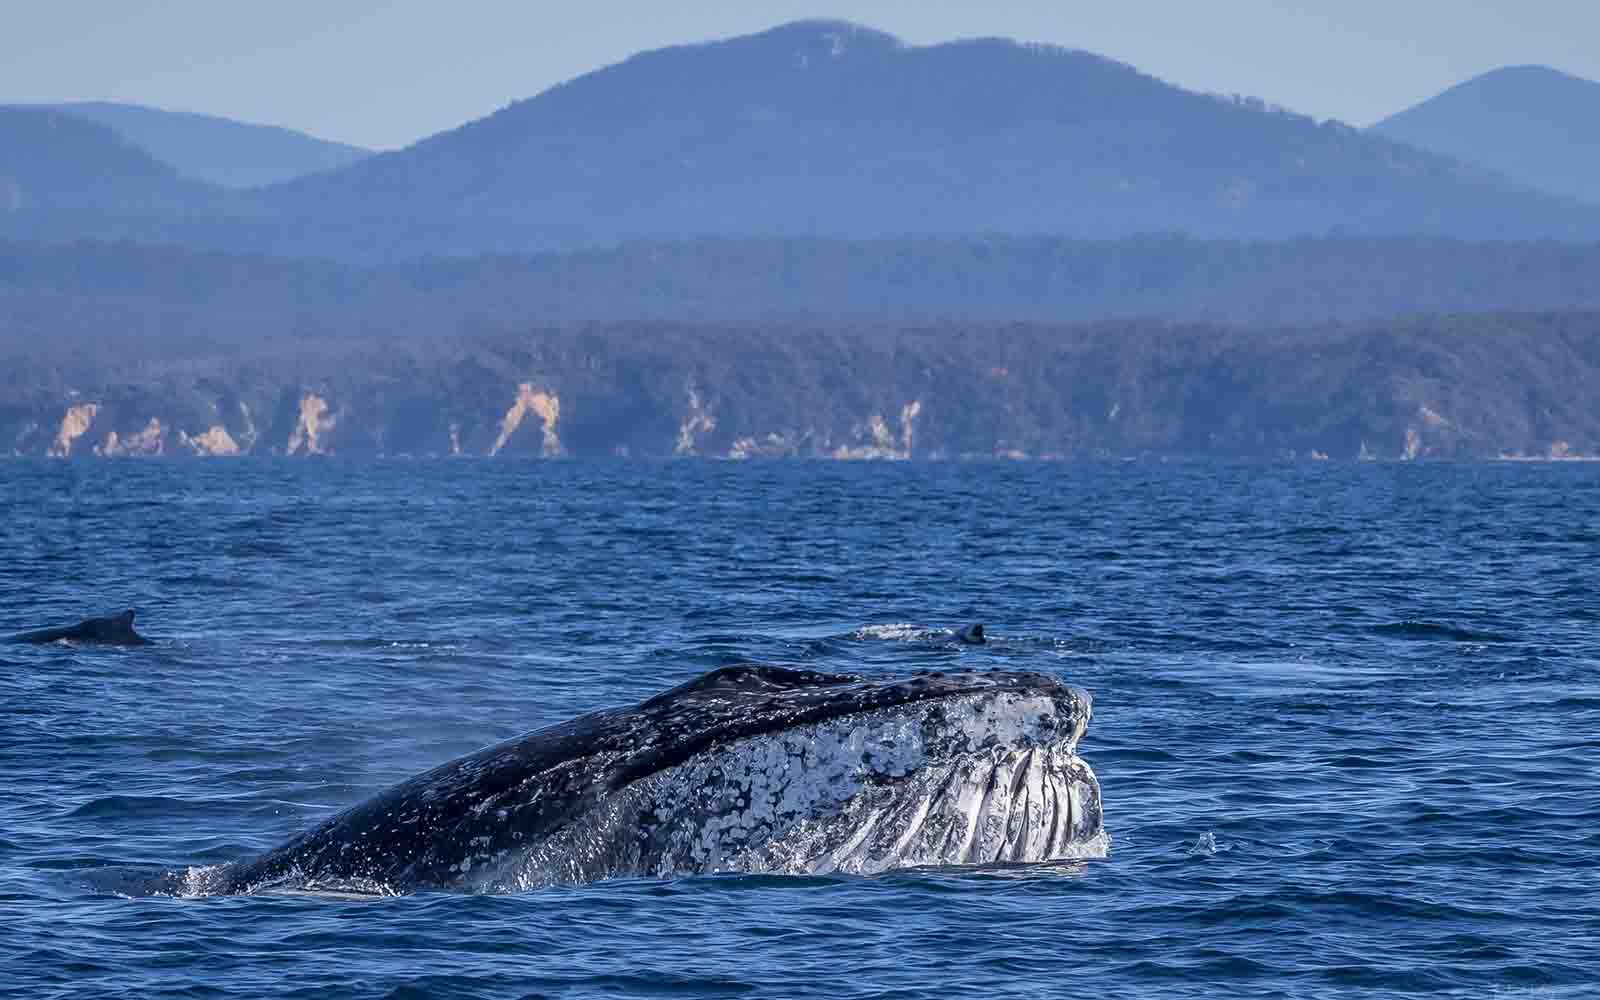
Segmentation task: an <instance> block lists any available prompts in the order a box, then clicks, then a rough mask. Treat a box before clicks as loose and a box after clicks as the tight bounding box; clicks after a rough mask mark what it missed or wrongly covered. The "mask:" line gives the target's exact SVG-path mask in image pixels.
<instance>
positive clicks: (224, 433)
mask: <svg viewBox="0 0 1600 1000" xmlns="http://www.w3.org/2000/svg"><path fill="white" fill-rule="evenodd" d="M178 443H179V444H180V445H182V446H183V447H185V448H188V449H189V450H190V451H192V452H193V453H194V454H196V455H204V456H209V457H223V456H233V455H238V454H240V452H241V450H242V449H240V447H239V442H237V441H235V440H234V439H233V435H231V434H229V433H228V429H227V428H226V427H223V426H222V425H221V424H215V425H213V426H211V427H209V428H207V429H206V430H204V431H202V432H200V433H199V434H196V435H193V436H192V437H191V436H190V435H188V434H186V433H184V432H183V431H179V432H178Z"/></svg>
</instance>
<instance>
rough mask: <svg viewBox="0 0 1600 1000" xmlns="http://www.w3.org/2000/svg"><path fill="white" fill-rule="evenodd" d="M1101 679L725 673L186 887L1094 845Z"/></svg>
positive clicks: (450, 886) (873, 861)
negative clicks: (1094, 696)
mask: <svg viewBox="0 0 1600 1000" xmlns="http://www.w3.org/2000/svg"><path fill="white" fill-rule="evenodd" d="M1090 709H1091V699H1090V697H1089V695H1088V694H1087V692H1084V691H1082V690H1080V689H1078V688H1075V687H1071V686H1069V685H1067V684H1064V683H1063V682H1061V681H1060V680H1057V679H1056V678H1053V677H1049V676H1046V675H1044V674H1036V673H1009V672H998V671H994V672H970V673H926V672H924V673H923V674H919V675H916V676H912V677H907V678H902V679H897V680H870V679H864V678H862V677H858V676H854V675H848V674H829V673H820V672H817V671H811V670H799V669H791V668H786V667H774V666H761V665H753V664H747V665H741V666H732V667H724V668H722V669H719V670H714V671H712V672H710V673H708V674H705V675H703V676H701V677H699V678H697V679H695V680H692V681H689V682H688V683H686V684H683V685H681V686H679V687H675V688H673V689H671V690H669V691H666V692H664V693H662V694H659V695H656V696H655V697H653V698H650V699H648V700H646V701H643V702H641V703H639V704H637V705H632V706H628V707H623V708H614V709H609V710H604V711H599V712H594V713H591V714H588V715H584V716H580V717H578V718H576V719H573V720H571V721H568V722H563V723H559V724H557V725H553V726H550V727H548V728H545V729H540V730H537V731H535V732H532V733H528V734H525V735H523V736H519V737H515V738H513V739H510V740H507V741H506V742H504V743H500V744H497V745H494V746H490V747H487V748H485V749H483V750H480V751H477V752H476V753H472V754H468V755H467V756H465V757H461V758H458V759H456V760H453V761H450V762H448V763H445V764H442V765H440V766H438V767H436V768H434V769H433V770H430V771H427V772H426V773H423V774H420V775H417V776H416V777H413V778H410V779H408V780H406V781H402V782H401V783H399V784H397V785H394V786H393V787H391V788H389V789H388V790H386V791H383V792H380V793H378V794H377V795H376V796H375V797H373V798H371V799H369V800H367V801H365V802H362V803H360V804H358V805H355V806H353V807H352V808H350V809H347V810H345V811H344V812H341V813H339V814H337V815H335V816H333V817H331V818H329V819H328V820H326V821H325V822H323V823H321V824H320V825H318V826H316V827H315V828H313V829H311V830H309V831H306V832H304V833H302V834H300V835H298V836H296V837H294V838H292V839H290V840H289V841H288V842H287V843H284V844H283V845H281V846H279V847H277V848H275V849H273V850H270V851H268V852H267V853H265V854H263V855H261V856H260V857H257V858H256V859H254V860H252V861H246V862H242V863H236V864H231V865H223V866H217V867H212V868H206V869H192V870H191V871H190V873H189V875H188V876H187V878H188V880H189V881H188V882H187V884H186V889H187V891H190V892H195V893H218V892H221V893H247V892H255V891H261V890H290V889H320V890H343V891H366V892H407V891H415V890H419V889H445V890H454V891H468V892H511V891H520V890H525V889H531V888H537V887H541V886H547V885H552V884H557V883H574V882H590V881H595V880H598V879H605V878H612V877H619V876H642V877H665V876H672V875H684V874H697V873H710V872H746V873H757V872H764V873H794V874H804V873H815V874H820V873H828V872H846V873H862V874H869V873H876V872H881V871H884V870H887V869H891V868H898V867H906V866H918V865H955V864H984V863H993V862H1038V861H1045V860H1051V859H1058V858H1079V857H1099V856H1104V854H1105V853H1106V849H1107V845H1108V843H1109V840H1108V838H1107V836H1106V834H1105V832H1104V830H1103V827H1102V822H1101V804H1100V786H1099V783H1098V781H1097V780H1096V778H1095V775H1094V772H1093V771H1092V770H1091V769H1090V768H1089V765H1088V764H1087V763H1085V762H1084V761H1083V760H1082V759H1081V758H1080V757H1078V755H1077V753H1076V747H1077V743H1078V741H1079V739H1080V738H1081V737H1082V736H1083V733H1084V729H1085V727H1086V726H1087V724H1088V721H1089V717H1090Z"/></svg>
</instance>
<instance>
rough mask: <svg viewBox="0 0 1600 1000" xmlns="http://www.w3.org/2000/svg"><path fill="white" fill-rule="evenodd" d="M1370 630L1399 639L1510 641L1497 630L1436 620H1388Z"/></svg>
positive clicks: (1423, 640) (1424, 640)
mask: <svg viewBox="0 0 1600 1000" xmlns="http://www.w3.org/2000/svg"><path fill="white" fill-rule="evenodd" d="M1372 631H1373V632H1374V633H1376V634H1377V635H1389V636H1394V637H1396V638H1400V639H1413V640H1417V641H1422V642H1426V641H1429V640H1443V641H1448V642H1510V641H1511V638H1510V637H1509V636H1504V635H1501V634H1499V633H1498V632H1474V631H1473V630H1471V629H1465V628H1457V627H1456V626H1454V625H1444V624H1440V623H1438V622H1423V621H1403V622H1390V623H1388V624H1385V625H1374V626H1373V627H1372Z"/></svg>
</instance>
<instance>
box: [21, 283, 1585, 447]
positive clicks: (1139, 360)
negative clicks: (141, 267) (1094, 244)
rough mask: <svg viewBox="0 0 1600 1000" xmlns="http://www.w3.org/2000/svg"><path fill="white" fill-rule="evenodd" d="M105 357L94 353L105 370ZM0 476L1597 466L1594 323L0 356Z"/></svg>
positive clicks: (647, 329) (654, 334) (781, 327)
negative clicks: (771, 463) (1025, 466)
mask: <svg viewBox="0 0 1600 1000" xmlns="http://www.w3.org/2000/svg"><path fill="white" fill-rule="evenodd" d="M108 347H112V348H114V349H107V348H108ZM0 362H3V363H0V371H5V372H7V377H5V378H0V452H9V453H12V454H18V455H47V454H51V455H59V456H66V457H88V456H95V455H102V456H117V455H128V454H142V455H166V456H180V455H198V454H206V455H230V454H265V455H271V454H277V455H309V454H324V455H334V456H347V457H364V456H380V455H388V456H397V455H412V456H425V455H439V456H447V455H464V456H489V457H500V456H515V455H521V456H544V457H559V456H575V457H604V456H612V457H634V458H640V457H666V456H673V455H700V456H715V457H728V458H751V457H763V456H768V457H809V458H924V459H958V458H985V459H992V458H1061V459H1065V458H1091V457H1097V456H1101V457H1103V456H1139V455H1145V456H1234V457H1252V458H1284V457H1296V458H1305V459H1315V458H1321V457H1328V458H1333V459H1355V458H1362V457H1368V458H1384V459H1409V458H1493V457H1501V456H1521V457H1530V456H1541V457H1566V456H1572V455H1579V454H1585V455H1591V456H1592V455H1595V454H1596V453H1600V408H1597V406H1596V404H1595V400H1596V399H1600V313H1596V312H1581V313H1545V314H1488V315H1475V316H1445V317H1432V318H1413V319H1409V320H1404V321H1394V322H1383V323H1375V324H1370V325H1364V326H1329V327H1317V328H1310V329H1288V330H1283V329H1258V330H1239V329H1232V328H1219V327H1214V326H1206V325H1196V324H1171V323H1162V322H1143V323H1140V322H1122V323H1101V324H1088V325H1040V324H940V325H935V326H903V325H873V326H838V325H835V326H826V327H824V326H818V325H811V324H776V323H760V324H718V325H684V324H665V323H655V324H586V325H581V326H573V327H565V328H550V329H538V330H533V331H527V332H522V333H503V334H497V335H492V336H471V337H451V338H440V337H429V338H411V339H405V340H397V339H395V338H393V337H385V338H383V339H379V340H373V339H348V340H344V341H305V340H300V339H295V338H280V339H275V340H271V341H265V342H258V343H256V344H252V345H249V346H240V345H222V346H219V345H217V344H216V343H215V342H212V341H208V340H204V339H194V340H190V341H188V342H184V343H168V344H166V345H164V346H163V348H162V349H161V350H160V351H154V350H152V349H150V348H149V347H148V346H143V345H133V346H132V347H130V345H127V344H126V343H122V344H112V345H108V344H106V343H104V342H95V341H93V340H87V339H61V340H56V341H53V342H50V343H49V344H48V345H46V346H36V347H21V346H20V345H16V344H0Z"/></svg>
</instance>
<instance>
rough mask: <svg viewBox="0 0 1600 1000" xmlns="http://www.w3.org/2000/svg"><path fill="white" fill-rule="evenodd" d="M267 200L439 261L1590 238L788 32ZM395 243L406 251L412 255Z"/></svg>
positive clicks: (1351, 145)
mask: <svg viewBox="0 0 1600 1000" xmlns="http://www.w3.org/2000/svg"><path fill="white" fill-rule="evenodd" d="M268 197H269V198H270V200H271V201H272V202H273V204H275V205H277V206H278V207H279V208H280V209H283V210H286V211H289V212H293V213H295V214H298V215H302V216H312V215H315V216H318V217H323V218H333V219H345V220H349V221H350V222H351V223H355V222H358V221H364V222H371V221H373V220H378V219H383V218H387V217H393V216H394V215H395V213H396V212H397V211H398V210H400V209H401V208H402V207H404V209H405V210H406V212H408V213H409V218H410V220H411V224H412V228H413V230H414V231H418V232H420V231H423V230H425V231H426V232H427V234H428V235H429V237H431V238H433V239H436V240H438V241H439V242H440V243H441V244H443V245H442V246H440V247H439V249H441V250H442V251H443V252H451V253H458V252H464V251H466V250H468V249H471V248H476V249H494V250H514V249H528V248H539V247H570V246H583V245H603V244H609V243H616V242H620V241H625V240H630V239H678V238H683V237H685V236H752V235H775V236H823V237H833V238H864V239H872V238H883V237H897V236H917V235H933V236H951V235H972V234H990V233H1010V234H1039V233H1049V234H1054V235H1063V236H1071V237H1118V236H1126V235H1129V234H1131V233H1138V232H1185V233H1188V234H1190V235H1194V236H1199V237H1244V238H1281V237H1287V236H1295V235H1305V234H1321V233H1326V232H1328V231H1330V230H1337V231H1341V232H1346V233H1351V234H1359V235H1378V234H1383V235H1388V234H1400V233H1422V234H1429V235H1451V236H1459V237H1463V238H1501V237H1511V238H1516V237H1556V238H1569V239H1588V238H1600V212H1594V211H1586V210H1578V211H1576V212H1575V211H1574V210H1573V207H1572V206H1570V205H1568V204H1565V203H1563V202H1562V201H1560V200H1557V199H1555V198H1543V197H1539V196H1535V195H1531V194H1527V193H1525V192H1522V191H1519V190H1515V189H1513V188H1512V186H1511V185H1509V184H1506V183H1504V182H1503V181H1501V180H1500V179H1498V178H1496V177H1494V176H1492V175H1490V174H1488V173H1486V172H1478V171H1474V170H1472V169H1470V168H1464V167H1462V166H1461V165H1460V164H1459V163H1456V162H1455V161H1453V160H1450V159H1446V158H1444V157H1439V156H1437V155H1434V154H1429V153H1426V152H1422V151H1418V150H1415V149H1413V148H1411V147H1408V146H1404V145H1399V144H1395V143H1392V142H1389V141H1387V140H1385V139H1383V138H1382V137H1379V136H1372V135H1367V134H1364V133H1362V132H1359V131H1357V130H1355V129H1351V128H1349V127H1346V126H1343V125H1340V124H1337V123H1333V122H1326V123H1320V124H1319V123H1317V122H1315V121H1313V120H1311V119H1309V118H1304V117H1300V116H1296V115H1292V114H1288V113H1284V112H1276V111H1272V110H1269V109H1267V108H1266V107H1265V106H1264V105H1259V104H1254V103H1230V102H1227V101H1223V100H1219V99H1216V98H1213V97H1209V96H1205V95H1201V94H1195V93H1191V92H1188V91H1184V90H1181V89H1179V88H1177V87H1173V86H1170V85H1168V84H1166V83H1163V82H1161V81H1160V80H1158V79H1156V78H1154V77H1151V76H1147V75H1145V74H1143V73H1140V72H1138V71H1137V70H1134V69H1132V68H1131V67H1128V66H1125V65H1123V64H1120V63H1117V62H1114V61H1112V60H1109V59H1105V58H1102V57H1099V56H1095V55H1092V54H1090V53H1086V52H1079V51H1070V50H1066V49H1058V48H1052V47H1047V46H1038V45H1023V44H1018V43H1016V42H1011V41H1005V40H1000V39H975V40H969V41H961V42H952V43H948V44H942V45H934V46H928V47H913V46H908V45H905V44H902V43H901V42H899V41H898V40H896V39H895V38H893V37H892V36H889V35H886V34H883V33H881V32H876V31H871V30H869V29H865V28H861V27H858V26H855V25H851V24H847V23H842V22H800V23H796V24H790V25H785V26H782V27H779V28H774V29H772V30H770V31H766V32H762V33H760V34H755V35H747V36H742V37H738V38H733V39H728V40H725V41H720V42H711V43H704V44H700V45H692V46H680V47H675V48H669V49H662V50H659V51H655V52H647V53H644V54H642V55H638V56H635V57H633V58H631V59H629V60H627V61H625V62H622V63H619V64H617V65H614V66H610V67H606V68H604V69H600V70H596V71H595V72H592V73H589V74H587V75H585V76H582V77H579V78H577V79H575V80H573V81H571V82H569V83H566V84H562V85H560V86H557V87H553V88H551V89H550V90H548V91H545V92H544V93H542V94H540V95H538V96H536V97H533V98H530V99H528V100H524V101H519V102H517V103H514V104H512V105H510V106H509V107H507V108H505V109H503V110H501V111H499V112H497V113H495V114H493V115H490V116H489V117H487V118H484V119H480V120H478V121H475V122H472V123H469V124H467V125H464V126H462V127H460V128H458V129H455V130H453V131H450V132H445V133H441V134H439V135H436V136H433V137H431V138H429V139H426V140H424V141H422V142H420V143H418V144H416V145H414V146H412V147H409V148H407V149H404V150H400V151H398V152H394V153H389V154H384V155H380V156H376V157H373V158H372V159H370V160H366V161H363V162H361V163H358V164H356V165H354V166H352V167H349V168H346V169H344V170H340V171H335V172H332V173H328V174H322V175H318V176H316V177H311V178H305V179H303V180H300V181H297V182H291V183H289V184H286V185H282V186H280V187H278V188H276V189H274V190H272V191H271V192H268ZM410 235H411V234H402V235H401V238H402V239H404V238H408V237H409V236H410Z"/></svg>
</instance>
